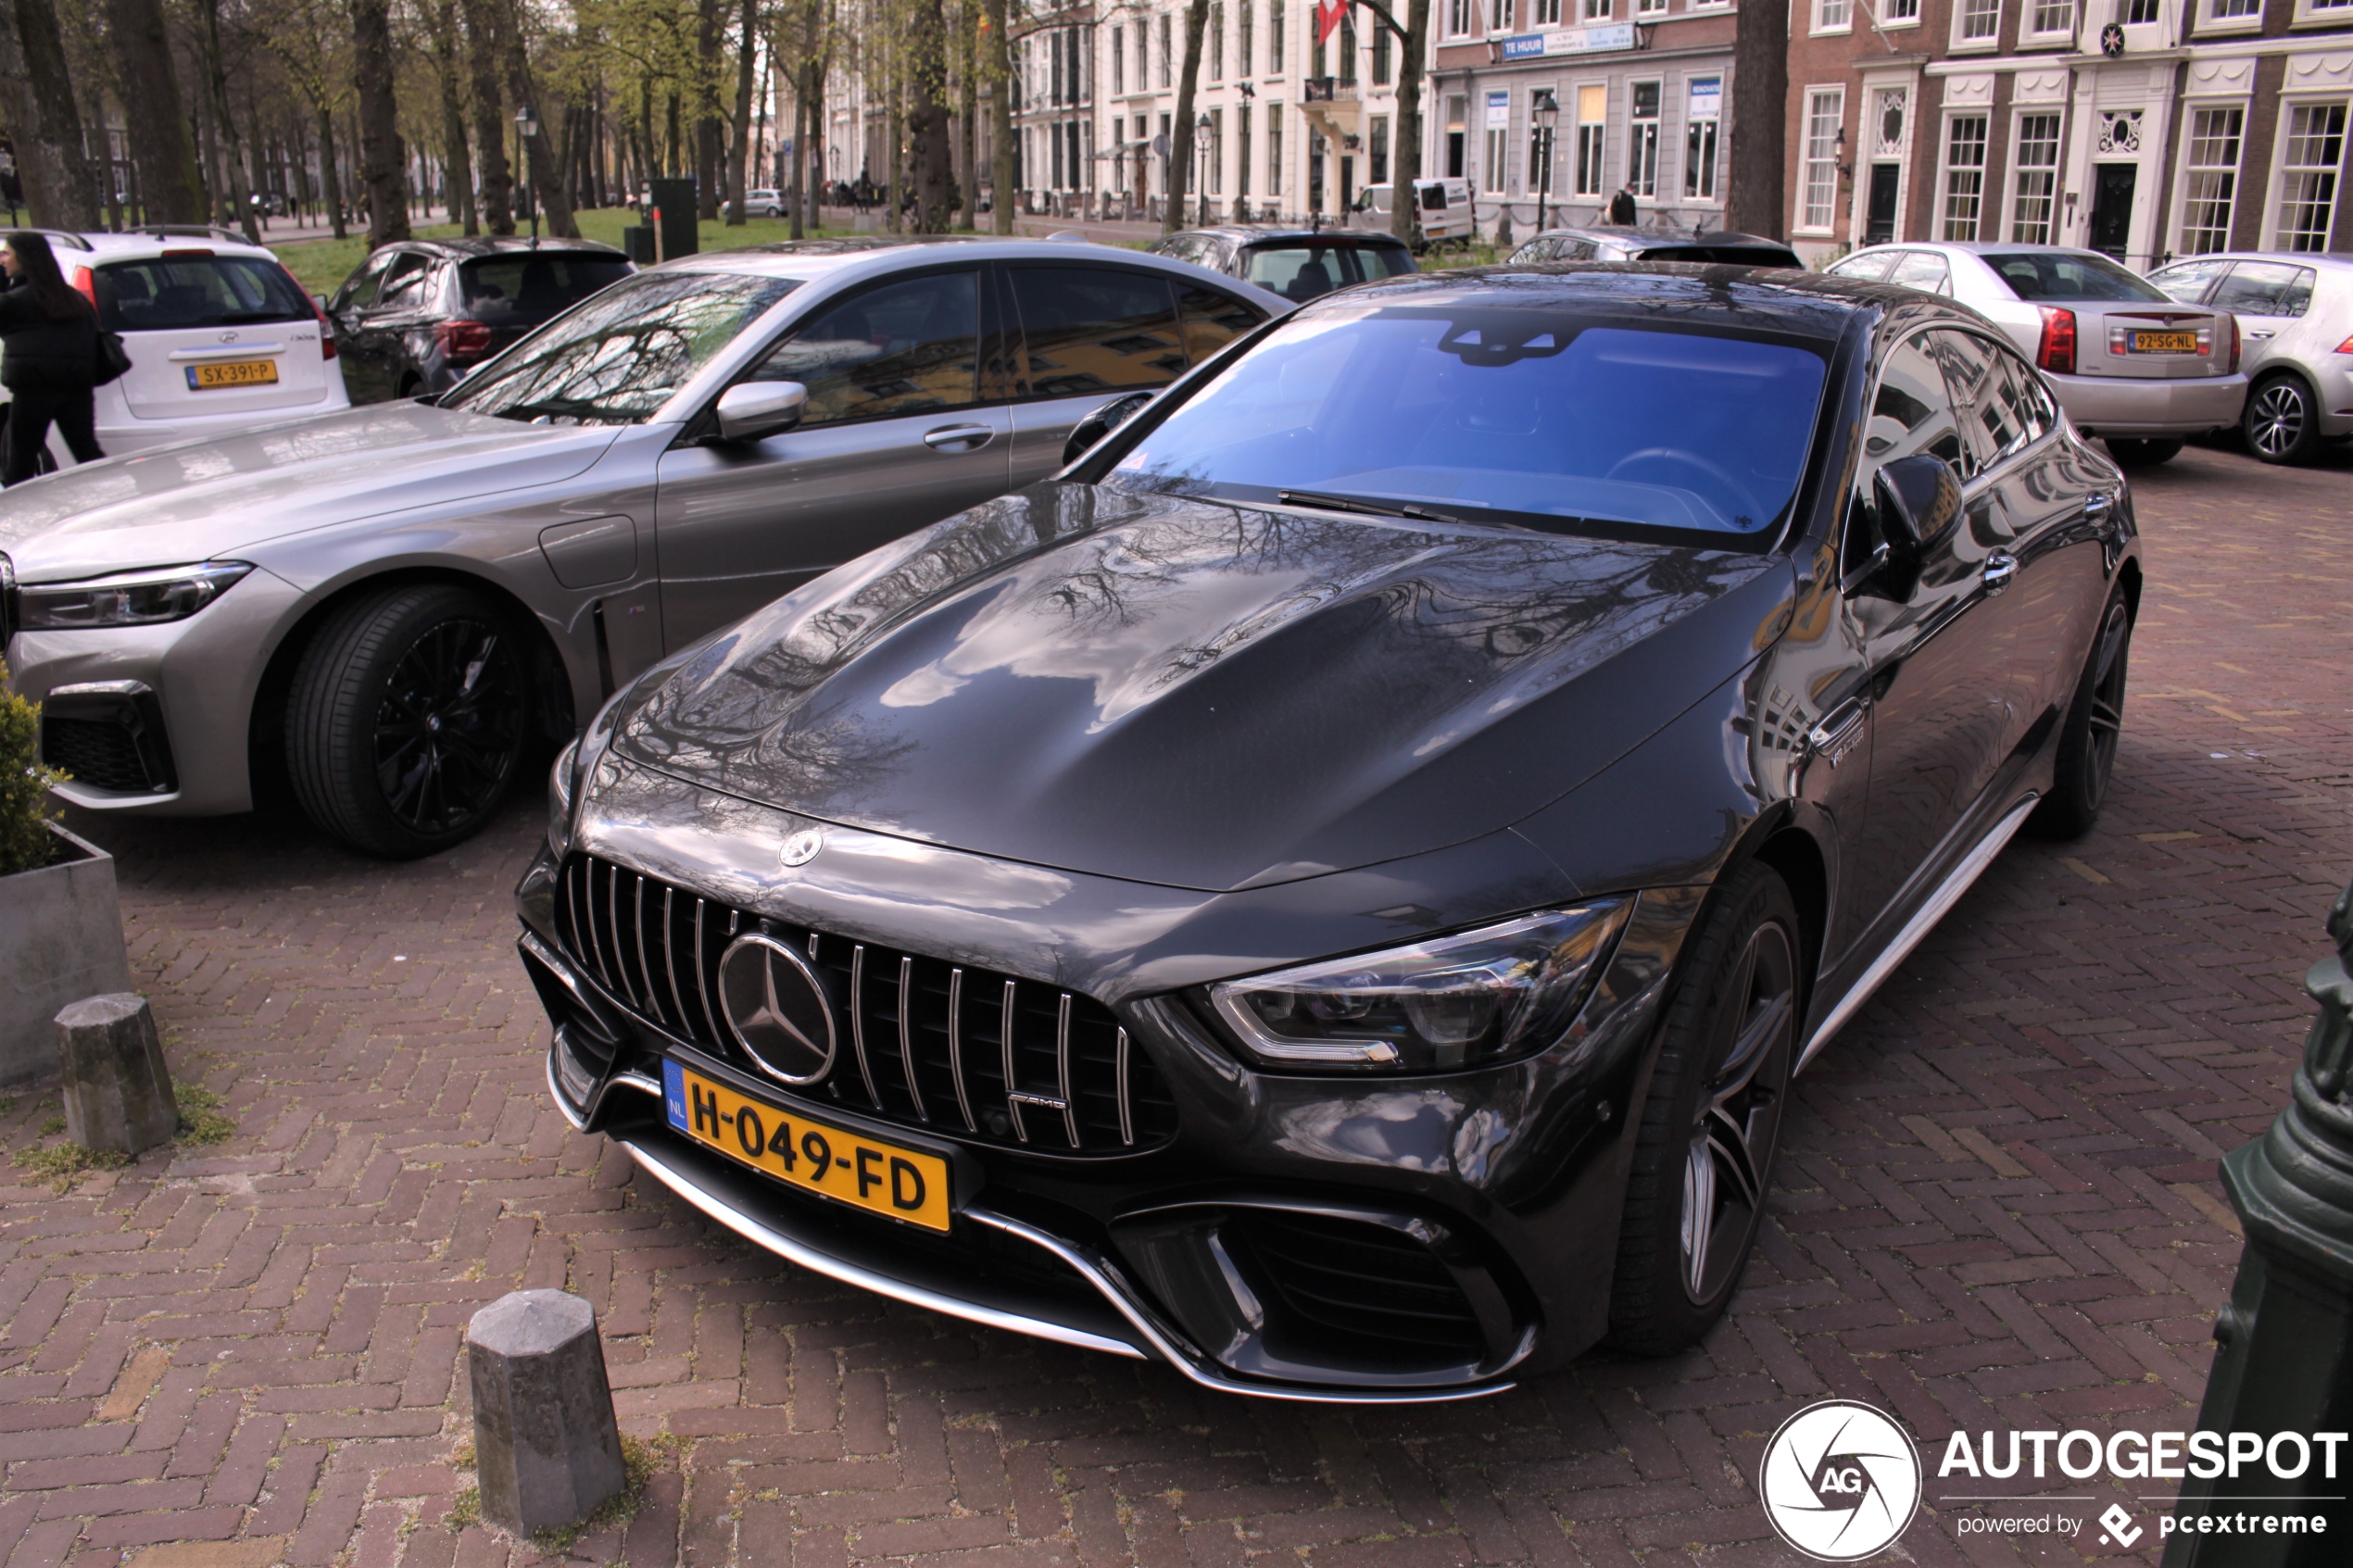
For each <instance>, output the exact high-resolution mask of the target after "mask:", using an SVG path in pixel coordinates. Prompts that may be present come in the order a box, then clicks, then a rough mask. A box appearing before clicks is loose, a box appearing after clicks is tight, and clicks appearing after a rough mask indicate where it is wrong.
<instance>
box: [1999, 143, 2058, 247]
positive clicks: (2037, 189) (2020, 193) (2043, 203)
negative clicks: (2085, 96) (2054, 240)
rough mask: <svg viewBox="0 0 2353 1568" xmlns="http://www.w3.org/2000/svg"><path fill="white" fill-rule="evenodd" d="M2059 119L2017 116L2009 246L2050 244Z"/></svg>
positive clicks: (2055, 188)
mask: <svg viewBox="0 0 2353 1568" xmlns="http://www.w3.org/2000/svg"><path fill="white" fill-rule="evenodd" d="M2058 150H2059V117H2058V116H2057V115H2055V114H2022V115H2020V116H2019V117H2018V158H2017V167H2018V177H2017V179H2018V182H2017V183H2016V184H2015V185H2014V186H2012V187H2011V190H2012V198H2011V203H2010V243H2011V244H2012V245H2049V244H2050V243H2051V207H2052V204H2053V200H2054V198H2055V197H2056V195H2057V187H2058Z"/></svg>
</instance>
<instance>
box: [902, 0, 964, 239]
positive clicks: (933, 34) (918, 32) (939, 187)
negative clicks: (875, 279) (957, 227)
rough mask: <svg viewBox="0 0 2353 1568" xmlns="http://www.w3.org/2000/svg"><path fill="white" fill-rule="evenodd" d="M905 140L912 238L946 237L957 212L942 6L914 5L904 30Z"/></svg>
mask: <svg viewBox="0 0 2353 1568" xmlns="http://www.w3.org/2000/svg"><path fill="white" fill-rule="evenodd" d="M907 96H908V107H907V140H908V154H909V163H910V166H911V167H910V172H911V173H912V177H913V178H912V183H913V185H914V196H915V232H916V233H918V234H944V233H946V232H948V223H949V220H950V219H951V218H952V217H954V215H955V211H956V171H955V168H954V165H953V163H952V156H953V155H952V153H951V151H950V146H949V143H948V16H947V13H946V11H945V9H944V8H943V7H942V5H941V0H914V6H913V10H912V15H910V17H909V18H908V28H907Z"/></svg>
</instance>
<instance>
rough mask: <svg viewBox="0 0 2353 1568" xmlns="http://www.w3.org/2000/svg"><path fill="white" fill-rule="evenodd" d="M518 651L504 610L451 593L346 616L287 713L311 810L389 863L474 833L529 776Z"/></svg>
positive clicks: (301, 674)
mask: <svg viewBox="0 0 2353 1568" xmlns="http://www.w3.org/2000/svg"><path fill="white" fill-rule="evenodd" d="M518 642H519V639H518V638H517V636H516V635H515V633H514V631H513V628H512V627H511V626H510V624H509V622H508V620H507V618H506V617H505V616H504V615H503V614H501V613H500V612H499V610H498V609H497V607H496V606H494V605H492V604H491V603H490V602H489V601H488V600H486V599H485V598H484V597H483V596H481V595H480V594H477V593H475V592H473V591H472V590H470V589H466V588H460V587H456V586H453V585H449V584H444V583H422V584H417V585H412V586H409V587H402V588H391V589H387V590H384V592H381V593H377V594H371V595H366V596H361V597H360V598H358V599H355V600H353V601H352V602H351V603H349V604H346V605H345V606H344V607H343V608H340V609H339V610H337V611H336V612H335V613H334V614H333V615H332V616H331V617H330V618H329V619H328V621H327V622H326V624H325V625H323V626H321V628H320V629H319V633H318V635H316V636H315V637H313V638H312V639H311V641H310V645H309V646H308V647H307V648H305V649H304V650H303V654H302V659H301V662H300V663H299V664H298V665H297V666H296V670H295V677H294V685H293V689H292V691H291V693H290V695H289V696H288V698H287V704H286V762H287V772H288V774H289V776H290V777H291V778H292V780H293V783H294V788H295V796H296V799H298V800H299V801H300V802H301V803H302V809H303V811H304V813H305V814H306V815H308V817H309V818H310V820H311V821H312V822H316V823H318V824H319V826H320V827H321V828H322V829H324V830H325V831H326V832H327V833H329V834H333V836H334V837H336V838H339V839H341V840H343V842H344V843H346V844H348V845H350V846H352V847H354V848H357V849H361V850H365V851H366V852H368V853H369V854H371V855H382V856H384V857H385V858H387V859H415V858H417V857H418V856H421V855H430V854H433V853H434V852H435V851H436V850H441V849H446V848H447V847H450V846H451V845H453V844H458V843H460V842H462V841H463V840H465V839H467V838H470V837H472V835H473V834H475V833H476V832H477V831H479V830H480V829H481V827H482V825H483V824H484V822H488V821H489V820H490V818H491V817H492V816H493V815H494V814H496V812H497V809H498V807H499V806H500V804H501V803H502V802H503V801H504V800H505V799H506V797H507V791H508V789H509V788H510V786H511V785H512V784H513V783H514V780H515V776H516V774H517V773H518V772H519V771H521V763H522V752H523V747H524V746H525V745H526V743H527V736H528V733H529V725H528V724H527V723H526V722H525V718H526V712H525V709H526V704H525V699H524V692H525V690H526V686H525V682H524V668H523V659H522V649H521V648H520V647H519V646H518Z"/></svg>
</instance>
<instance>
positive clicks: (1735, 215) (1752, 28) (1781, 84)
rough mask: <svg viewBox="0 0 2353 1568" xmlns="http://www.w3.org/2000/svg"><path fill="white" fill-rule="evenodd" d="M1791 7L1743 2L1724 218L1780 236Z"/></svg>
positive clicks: (1735, 40)
mask: <svg viewBox="0 0 2353 1568" xmlns="http://www.w3.org/2000/svg"><path fill="white" fill-rule="evenodd" d="M1788 99H1789V11H1788V8H1787V7H1786V6H1742V7H1741V13H1740V20H1739V22H1738V23H1737V24H1736V25H1735V28H1734V31H1733V34H1732V126H1731V139H1732V145H1731V149H1730V152H1731V156H1730V163H1731V169H1730V189H1729V191H1728V192H1727V193H1726V195H1725V198H1724V223H1725V226H1726V227H1728V228H1732V229H1739V230H1742V231H1744V232H1748V233H1751V234H1764V235H1767V236H1768V237H1770V238H1772V239H1776V240H1778V239H1780V237H1781V235H1782V233H1783V232H1785V226H1786V225H1787V223H1788V221H1789V211H1788V207H1787V205H1786V204H1785V202H1784V201H1783V199H1782V198H1783V195H1784V188H1783V184H1782V180H1783V174H1782V160H1783V157H1784V156H1785V153H1786V145H1785V143H1786V138H1787V136H1788V131H1789V106H1788Z"/></svg>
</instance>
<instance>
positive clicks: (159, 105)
mask: <svg viewBox="0 0 2353 1568" xmlns="http://www.w3.org/2000/svg"><path fill="white" fill-rule="evenodd" d="M108 19H109V21H110V22H111V23H112V28H111V31H112V33H113V47H114V55H115V69H117V70H118V71H119V72H120V74H121V78H122V115H123V131H124V135H125V139H126V140H127V141H128V142H129V143H130V152H131V167H132V170H133V171H134V172H135V174H136V176H137V179H138V182H139V196H140V200H141V203H142V205H143V206H145V208H146V220H147V221H148V222H150V223H158V222H160V223H201V222H203V221H204V176H203V174H202V173H201V172H200V171H199V169H198V168H197V165H196V144H195V138H194V137H192V136H190V135H189V134H188V115H187V111H186V110H185V109H184V108H183V107H182V106H181V98H180V78H179V74H178V73H177V72H176V71H174V70H173V69H172V66H171V34H170V31H169V30H168V29H167V28H166V27H165V25H164V19H163V5H162V0H111V3H110V5H109V6H108Z"/></svg>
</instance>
